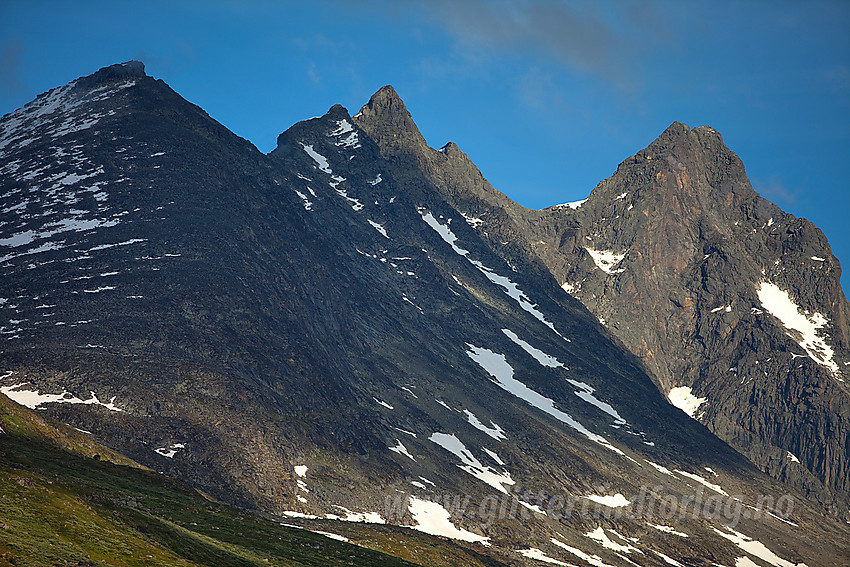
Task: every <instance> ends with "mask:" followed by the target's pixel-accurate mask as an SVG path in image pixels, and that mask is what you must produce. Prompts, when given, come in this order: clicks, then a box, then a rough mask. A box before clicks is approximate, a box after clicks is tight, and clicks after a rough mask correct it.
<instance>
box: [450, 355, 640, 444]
mask: <svg viewBox="0 0 850 567" xmlns="http://www.w3.org/2000/svg"><path fill="white" fill-rule="evenodd" d="M466 346H467V347H468V348H469V350H468V351H467V352H466V354H467V356H469V358H471V359H472V360H474V361H475V362H476V363H477V364H478V365H479V366H481V368H483V369H484V370H485V371H486V372H487V373H489V374H490V376H492V377H493V382H494V383H495V384H496V385H497V386H499V387H500V388H502V389H503V390H506V391H507V392H509V393H511V394H513V395H514V396H516V397H517V398H520V399H521V400H524V401H525V402H527V403H528V404H530V405H532V406H534V407H536V408H537V409H539V410H541V411H542V412H544V413H548V414H549V415H551V416H552V417H554V418H555V419H557V420H558V421H560V422H562V423H565V424H567V425H568V426H570V427H572V428H573V429H575V430H576V431H578V432H579V433H581V434H582V435H584V436H585V437H587V438H588V439H590V440H591V441H594V442H596V443H599V444H600V445H602V446H603V447H606V448H608V449H610V450H612V451H614V452H615V453H617V454H619V455H624V453H623V452H622V451H621V450H620V449H618V448H617V447H615V446H613V445H612V444H611V443H610V442H609V441H608V440H607V439H605V438H604V437H602V436H601V435H597V434H596V433H593V432H592V431H590V430H589V429H587V428H586V427H585V426H584V425H582V424H581V423H579V422H578V421H576V420H575V419H573V417H572V416H570V415H569V414H567V413H564V412H562V411H561V410H559V409H558V408H556V407H555V401H554V400H552V399H551V398H547V397H546V396H544V395H542V394H540V393H538V392H536V391H534V390H532V389H531V388H529V387H528V386H526V385H525V384H523V383H522V382H520V381H519V380H517V379H516V378H514V369H513V367H511V365H510V364H508V361H507V359H506V358H505V355H503V354H498V353H495V352H493V351H491V350H488V349H486V348H479V347H477V346H474V345H472V344H469V343H467V345H466Z"/></svg>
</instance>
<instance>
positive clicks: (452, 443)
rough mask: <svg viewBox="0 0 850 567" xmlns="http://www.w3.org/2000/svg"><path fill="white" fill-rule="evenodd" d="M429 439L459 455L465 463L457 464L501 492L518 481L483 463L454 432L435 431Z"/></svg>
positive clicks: (505, 491)
mask: <svg viewBox="0 0 850 567" xmlns="http://www.w3.org/2000/svg"><path fill="white" fill-rule="evenodd" d="M428 440H429V441H432V442H434V443H436V444H437V445H439V446H440V447H442V448H443V449H445V450H446V451H448V452H450V453H452V454H453V455H455V456H456V457H458V458H459V459H460V460H461V462H462V463H463V465H457V466H458V468H460V469H461V470H462V471H464V472H467V473H469V474H471V475H472V476H474V477H475V478H477V479H478V480H480V481H481V482H484V483H486V484H489V485H490V486H492V487H493V488H495V489H496V490H498V491H499V492H503V493H505V494H508V491H507V490H506V489H505V487H504V486H503V485H505V484H507V485H508V486H510V485H513V484H516V482H515V481H514V480H513V479H512V478H511V475H510V473H508V472H502V473H498V472H496V471H495V470H493V469H492V468H491V467H488V466H484V465H483V464H481V462H480V461H479V460H478V459H476V458H475V457H474V456H473V454H472V453H471V452H470V451H469V449H467V448H466V446H465V445H464V444H463V442H462V441H461V440H460V439H458V438H457V437H455V436H454V434H450V433H433V434H431V436H430V437H429V438H428Z"/></svg>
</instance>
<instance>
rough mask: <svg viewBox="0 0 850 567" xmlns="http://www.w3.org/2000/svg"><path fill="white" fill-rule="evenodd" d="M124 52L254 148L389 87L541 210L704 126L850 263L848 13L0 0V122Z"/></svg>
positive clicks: (759, 185) (418, 117)
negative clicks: (678, 130)
mask: <svg viewBox="0 0 850 567" xmlns="http://www.w3.org/2000/svg"><path fill="white" fill-rule="evenodd" d="M128 59H140V60H142V61H144V62H145V64H146V67H147V72H148V74H149V75H152V76H154V77H157V78H162V79H164V80H165V81H166V82H167V83H168V84H169V85H170V86H171V87H172V88H174V89H175V90H176V91H177V92H179V93H180V94H181V95H183V96H184V97H185V98H186V99H188V100H189V101H191V102H193V103H196V104H198V105H199V106H201V107H202V108H204V109H205V110H206V111H207V112H208V113H209V114H210V115H211V116H212V117H213V118H215V119H217V120H218V121H220V122H221V123H223V124H224V125H225V126H227V127H228V128H230V129H231V130H233V131H234V132H235V133H237V134H238V135H240V136H243V137H245V138H247V139H249V140H251V141H252V142H253V143H254V144H255V145H256V146H257V147H258V148H260V149H261V150H262V151H269V150H271V149H273V147H274V144H275V140H276V138H277V135H278V134H279V133H280V132H282V131H283V130H285V129H286V128H288V127H289V126H290V125H292V124H293V123H295V122H297V121H299V120H303V119H305V118H310V117H312V116H316V115H321V114H324V112H326V111H327V109H328V108H329V107H330V106H332V105H333V104H335V103H341V104H342V105H344V106H346V107H347V108H348V109H349V110H350V111H351V112H352V113H354V112H356V110H357V109H358V108H359V107H360V106H361V105H362V104H364V103H365V102H366V101H368V99H369V97H370V96H371V94H372V93H373V92H374V91H376V90H377V89H378V88H380V87H381V86H383V85H385V84H392V85H393V86H395V88H396V90H397V91H398V93H399V94H400V95H401V97H402V98H403V99H404V101H405V103H406V104H407V106H408V109H409V110H410V111H411V113H412V115H413V118H414V120H415V121H416V123H417V124H418V125H419V127H420V129H421V130H422V133H423V134H424V135H425V138H426V139H427V140H428V143H429V144H430V145H431V146H434V147H440V146H442V145H443V144H445V143H446V142H447V141H449V140H452V141H454V142H456V143H457V144H458V145H459V146H460V147H461V148H462V149H463V150H464V151H465V152H466V153H467V154H469V156H470V157H471V158H472V160H473V161H474V162H475V163H476V164H477V165H478V166H479V168H480V169H481V171H482V173H484V175H485V177H487V178H488V179H489V180H490V181H491V183H493V185H494V186H495V187H496V188H497V189H499V190H501V191H502V192H504V193H506V194H507V195H508V196H510V197H511V198H513V199H514V200H516V201H518V202H519V203H521V204H523V205H525V206H528V207H533V208H542V207H545V206H549V205H553V204H557V203H561V202H565V201H573V200H577V199H581V198H584V197H586V196H587V194H588V193H589V192H590V190H591V189H593V187H595V186H596V184H597V183H598V182H599V181H601V180H602V179H604V178H606V177H608V176H610V175H611V174H612V173H613V172H614V170H615V169H616V167H617V164H619V163H620V162H621V161H622V160H623V159H625V158H626V157H628V156H630V155H632V154H634V153H635V152H637V151H638V150H640V149H641V148H643V147H645V146H647V145H648V144H649V143H650V142H652V140H653V139H655V138H656V137H657V136H658V135H659V134H660V133H661V132H662V131H663V130H664V129H665V128H666V127H667V126H668V125H669V124H670V123H671V122H673V121H674V120H678V121H681V122H684V123H686V124H688V125H690V126H692V127H695V126H700V125H704V124H708V125H711V126H713V127H714V128H715V129H717V130H718V131H720V132H721V133H722V134H723V138H724V141H725V142H726V144H727V145H728V146H729V147H730V148H731V149H732V150H733V151H735V152H736V153H737V154H738V155H739V156H740V157H741V158H742V159H743V161H744V164H745V166H746V168H747V172H748V174H749V176H750V179H751V181H752V182H753V185H754V187H755V188H756V190H758V191H759V192H760V193H761V194H762V195H764V196H765V197H767V198H768V199H770V200H772V201H774V202H775V203H777V204H778V205H779V206H780V207H782V208H783V209H784V210H786V211H787V212H790V213H792V214H794V215H796V216H801V217H805V218H808V219H809V220H811V221H812V222H814V223H815V224H816V225H817V226H818V227H820V228H821V229H822V230H824V232H825V233H826V235H827V237H828V238H829V240H830V242H831V244H832V247H833V252H834V253H835V255H836V256H837V257H838V258H839V260H842V264H843V265H844V266H845V268H846V269H847V270H850V227H849V226H848V225H850V223H849V222H848V220H847V217H848V216H850V181H848V179H850V176H848V175H847V174H846V173H845V172H844V171H843V170H844V168H845V167H846V165H847V164H848V163H850V2H847V1H843V0H836V1H831V2H805V3H804V2H782V1H770V2H768V1H764V2H757V1H739V2H728V1H712V2H696V1H690V0H679V1H651V0H641V1H639V0H634V1H621V2H613V1H612V2H578V1H576V2H566V1H564V2H558V1H543V0H540V1H531V0H513V1H507V0H493V1H488V0H467V1H462V0H454V1H450V0H407V1H405V2H393V1H390V0H367V1H364V2H354V1H341V0H325V1H307V2H304V1H299V2H290V1H282V2H271V1H263V2H260V1H257V2H250V1H243V2H237V1H232V2H231V1H214V0H207V1H203V2H200V1H199V2H190V1H179V0H171V1H169V2H160V1H156V0H149V1H147V2H114V1H110V2H95V1H88V2H87V1H80V2H60V1H55V2H43V1H38V0H26V1H17V0H2V1H0V114H6V113H7V112H11V111H13V110H15V109H16V108H18V107H20V106H22V105H23V104H25V103H26V102H28V101H30V100H31V99H32V98H34V97H35V95H37V94H39V93H41V92H44V91H46V90H48V89H50V88H52V87H55V86H59V85H61V84H64V83H67V82H68V81H71V80H73V79H75V78H77V77H78V76H82V75H87V74H90V73H92V72H94V71H95V70H97V69H98V68H99V67H102V66H105V65H109V64H112V63H116V62H120V61H126V60H128ZM842 279H843V282H844V283H845V285H844V288H845V289H847V285H846V283H847V282H848V276H846V275H845V277H843V278H842Z"/></svg>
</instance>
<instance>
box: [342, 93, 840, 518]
mask: <svg viewBox="0 0 850 567" xmlns="http://www.w3.org/2000/svg"><path fill="white" fill-rule="evenodd" d="M392 108H399V104H398V103H395V105H394V106H393V107H392ZM399 112H402V111H399ZM358 120H359V122H358V123H359V124H361V125H362V127H363V128H364V129H365V130H366V131H368V132H376V139H377V140H382V139H384V138H383V137H382V136H381V135H380V132H378V130H379V129H380V127H381V122H376V123H375V124H372V122H371V121H370V119H369V115H368V114H367V113H365V112H364V114H363V117H362V118H359V119H358ZM450 148H451V149H450ZM381 150H382V152H383V153H384V154H386V155H390V156H397V155H409V156H410V155H412V156H415V158H411V157H408V158H407V163H414V162H416V163H419V164H420V167H421V169H422V170H423V172H424V173H425V174H426V176H428V178H429V179H431V180H432V181H433V182H434V184H435V185H436V186H437V187H439V188H440V190H441V191H442V192H443V194H444V195H445V196H446V198H447V199H448V200H449V201H450V202H452V204H453V206H455V207H456V208H458V209H459V210H461V211H465V212H468V214H470V215H472V216H475V217H476V218H478V219H479V220H480V222H479V223H478V224H477V225H476V226H477V229H478V230H479V232H480V233H481V234H482V236H483V237H485V238H486V239H487V240H488V242H489V243H490V244H491V245H492V246H493V247H494V248H495V249H497V250H499V251H500V253H501V254H502V255H503V256H504V257H505V258H506V259H508V260H509V261H517V257H519V256H523V255H525V257H527V258H529V259H530V261H531V262H532V263H533V262H535V261H538V262H539V263H542V264H543V265H545V266H546V268H547V269H548V270H549V271H550V272H551V274H552V275H554V276H555V278H556V279H557V281H558V283H559V284H561V285H562V286H563V288H564V289H565V290H566V291H567V292H569V293H570V294H571V295H573V296H575V297H576V298H578V299H579V300H581V301H582V303H584V304H585V305H586V306H587V307H588V309H590V310H591V312H593V313H594V315H596V316H597V317H598V318H599V320H600V322H602V324H603V325H604V326H605V327H606V328H607V329H608V331H610V333H611V334H612V335H613V336H614V337H616V339H618V340H620V341H622V344H623V345H624V346H625V347H626V348H628V349H629V350H630V351H631V352H633V353H635V354H636V355H638V356H639V357H640V358H641V359H642V360H643V362H644V363H645V365H646V367H647V368H648V369H649V371H650V373H651V375H652V377H653V380H654V381H655V383H656V385H657V386H658V388H659V390H660V391H661V392H662V393H664V394H665V395H667V394H669V393H670V392H671V390H673V389H674V388H677V392H689V393H690V394H691V395H692V396H693V400H698V399H699V400H702V403H701V404H700V405H699V407H698V408H697V411H695V412H694V415H693V417H695V418H696V419H698V420H699V421H700V422H702V423H704V424H705V425H707V426H708V427H709V428H710V429H711V430H712V431H714V432H715V433H716V434H717V435H719V436H720V437H721V438H722V439H724V440H726V441H728V442H729V443H731V444H732V445H733V446H734V447H736V448H737V449H738V450H739V451H741V452H742V453H743V454H745V455H746V456H747V457H748V458H749V459H750V460H752V461H753V462H754V463H756V464H757V465H758V466H759V467H760V468H762V470H764V471H766V472H768V473H769V474H771V475H772V476H774V477H775V478H778V479H781V480H784V481H787V482H789V483H790V484H792V485H795V486H797V487H800V488H802V489H804V490H805V491H807V492H808V493H809V494H810V495H811V496H813V497H815V498H816V499H818V500H820V501H821V502H822V503H824V504H826V505H828V506H831V507H832V508H833V509H834V510H840V509H844V508H846V506H847V503H848V495H850V476H848V475H850V468H848V466H847V455H848V449H850V446H848V442H850V441H848V439H850V437H848V417H849V416H850V397H848V390H847V383H846V382H845V379H846V378H847V371H846V365H845V364H844V363H845V362H847V361H848V353H847V348H848V332H850V331H848V319H847V316H848V303H847V300H846V298H845V297H844V294H843V292H842V290H841V287H840V282H839V278H840V273H841V272H840V266H839V264H838V261H837V259H836V258H835V257H834V256H833V255H832V253H831V252H830V249H829V244H828V242H827V241H826V238H825V237H824V236H823V234H822V233H821V232H820V231H819V230H818V229H817V228H816V227H814V226H813V225H812V224H811V223H809V222H808V221H806V220H804V219H797V218H795V217H793V216H792V215H789V214H787V213H784V212H783V211H781V210H780V209H779V208H778V207H777V206H775V205H774V204H772V203H770V202H768V201H766V200H765V199H763V198H761V197H760V196H759V195H758V194H757V193H756V192H755V191H754V190H753V189H752V186H751V185H750V183H749V181H748V179H747V176H746V173H745V170H744V166H743V163H742V162H741V160H740V159H739V158H738V156H737V155H735V154H734V152H732V151H731V150H729V149H728V148H727V147H726V146H725V145H724V143H723V140H722V137H721V136H720V134H719V133H718V132H717V131H715V130H714V129H712V128H710V127H707V126H705V127H700V128H695V129H691V128H689V127H688V126H686V125H684V124H681V123H674V124H672V125H671V126H670V127H669V128H668V129H667V130H666V131H665V132H664V133H663V134H662V135H661V136H659V138H658V139H657V140H656V141H655V142H653V143H652V144H651V145H650V146H649V147H648V148H646V149H645V150H642V151H640V152H638V153H637V154H636V155H635V156H633V157H631V158H629V159H627V160H625V161H624V162H623V163H622V164H620V166H619V167H618V169H617V172H616V173H615V174H614V175H613V176H612V177H611V178H609V179H606V180H605V181H603V182H602V183H600V184H599V186H598V187H596V188H595V189H594V190H593V192H592V193H591V195H590V196H589V198H588V199H587V200H586V201H582V202H578V203H572V204H567V205H561V206H556V207H550V208H548V209H544V210H542V211H539V212H538V211H529V210H527V209H523V208H522V207H519V206H518V205H517V204H515V203H513V202H512V201H510V200H509V199H508V198H507V197H505V196H504V195H502V194H501V193H499V192H498V191H496V190H494V189H493V188H492V187H491V186H490V184H489V183H487V182H486V180H484V179H483V177H481V175H480V173H479V172H478V171H477V169H475V168H474V166H473V165H472V164H471V163H470V162H468V159H466V156H465V155H464V154H463V153H462V152H460V150H459V149H457V148H456V147H453V145H451V144H450V145H449V146H447V147H446V148H444V149H443V150H440V151H439V152H437V151H434V150H431V149H430V148H427V147H425V146H424V145H423V144H422V143H417V144H410V145H407V146H404V145H402V144H398V143H395V144H382V145H381ZM763 285H766V286H768V287H767V288H765V289H770V290H774V289H775V290H778V291H779V292H785V293H787V294H788V296H787V300H785V301H786V304H785V305H784V306H783V307H776V308H777V309H780V310H781V309H785V310H786V311H789V310H790V311H789V313H791V314H792V315H793V314H794V313H797V312H799V315H798V318H799V319H798V321H802V322H803V323H801V324H803V325H804V326H806V325H808V326H809V327H811V328H812V329H813V330H812V331H811V333H813V334H812V337H815V338H812V337H809V339H808V342H806V340H805V339H804V337H803V336H802V335H801V334H800V330H799V329H796V330H795V329H794V328H793V324H792V326H791V328H789V326H788V324H787V323H788V322H787V321H786V322H783V321H782V319H781V317H777V316H776V314H774V313H771V311H770V309H769V308H768V307H766V306H765V304H764V300H765V296H764V294H761V295H760V293H759V290H760V289H762V286H763ZM772 286H775V288H774V287H772ZM768 295H769V294H768ZM789 316H790V315H789ZM821 317H822V318H823V319H822V320H823V325H822V326H818V324H819V323H820V322H821V319H820V318H821ZM806 321H808V323H806ZM798 326H799V325H798ZM815 327H816V329H815ZM812 341H814V342H812ZM801 344H802V345H803V346H801ZM804 347H806V348H804ZM682 388H688V390H682ZM694 403H695V402H694Z"/></svg>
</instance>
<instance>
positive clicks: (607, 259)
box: [585, 248, 626, 274]
mask: <svg viewBox="0 0 850 567" xmlns="http://www.w3.org/2000/svg"><path fill="white" fill-rule="evenodd" d="M585 250H587V253H588V254H590V257H591V258H593V263H594V264H596V267H597V268H599V269H600V270H602V271H603V272H605V273H606V274H618V273H620V272H622V271H623V269H622V268H621V269H619V270H614V269H613V268H614V266H616V265H617V264H619V263H620V262H621V261H622V260H623V258H625V257H626V253H625V252H623V253H622V254H617V253H616V252H612V251H611V250H594V249H593V248H585Z"/></svg>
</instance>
